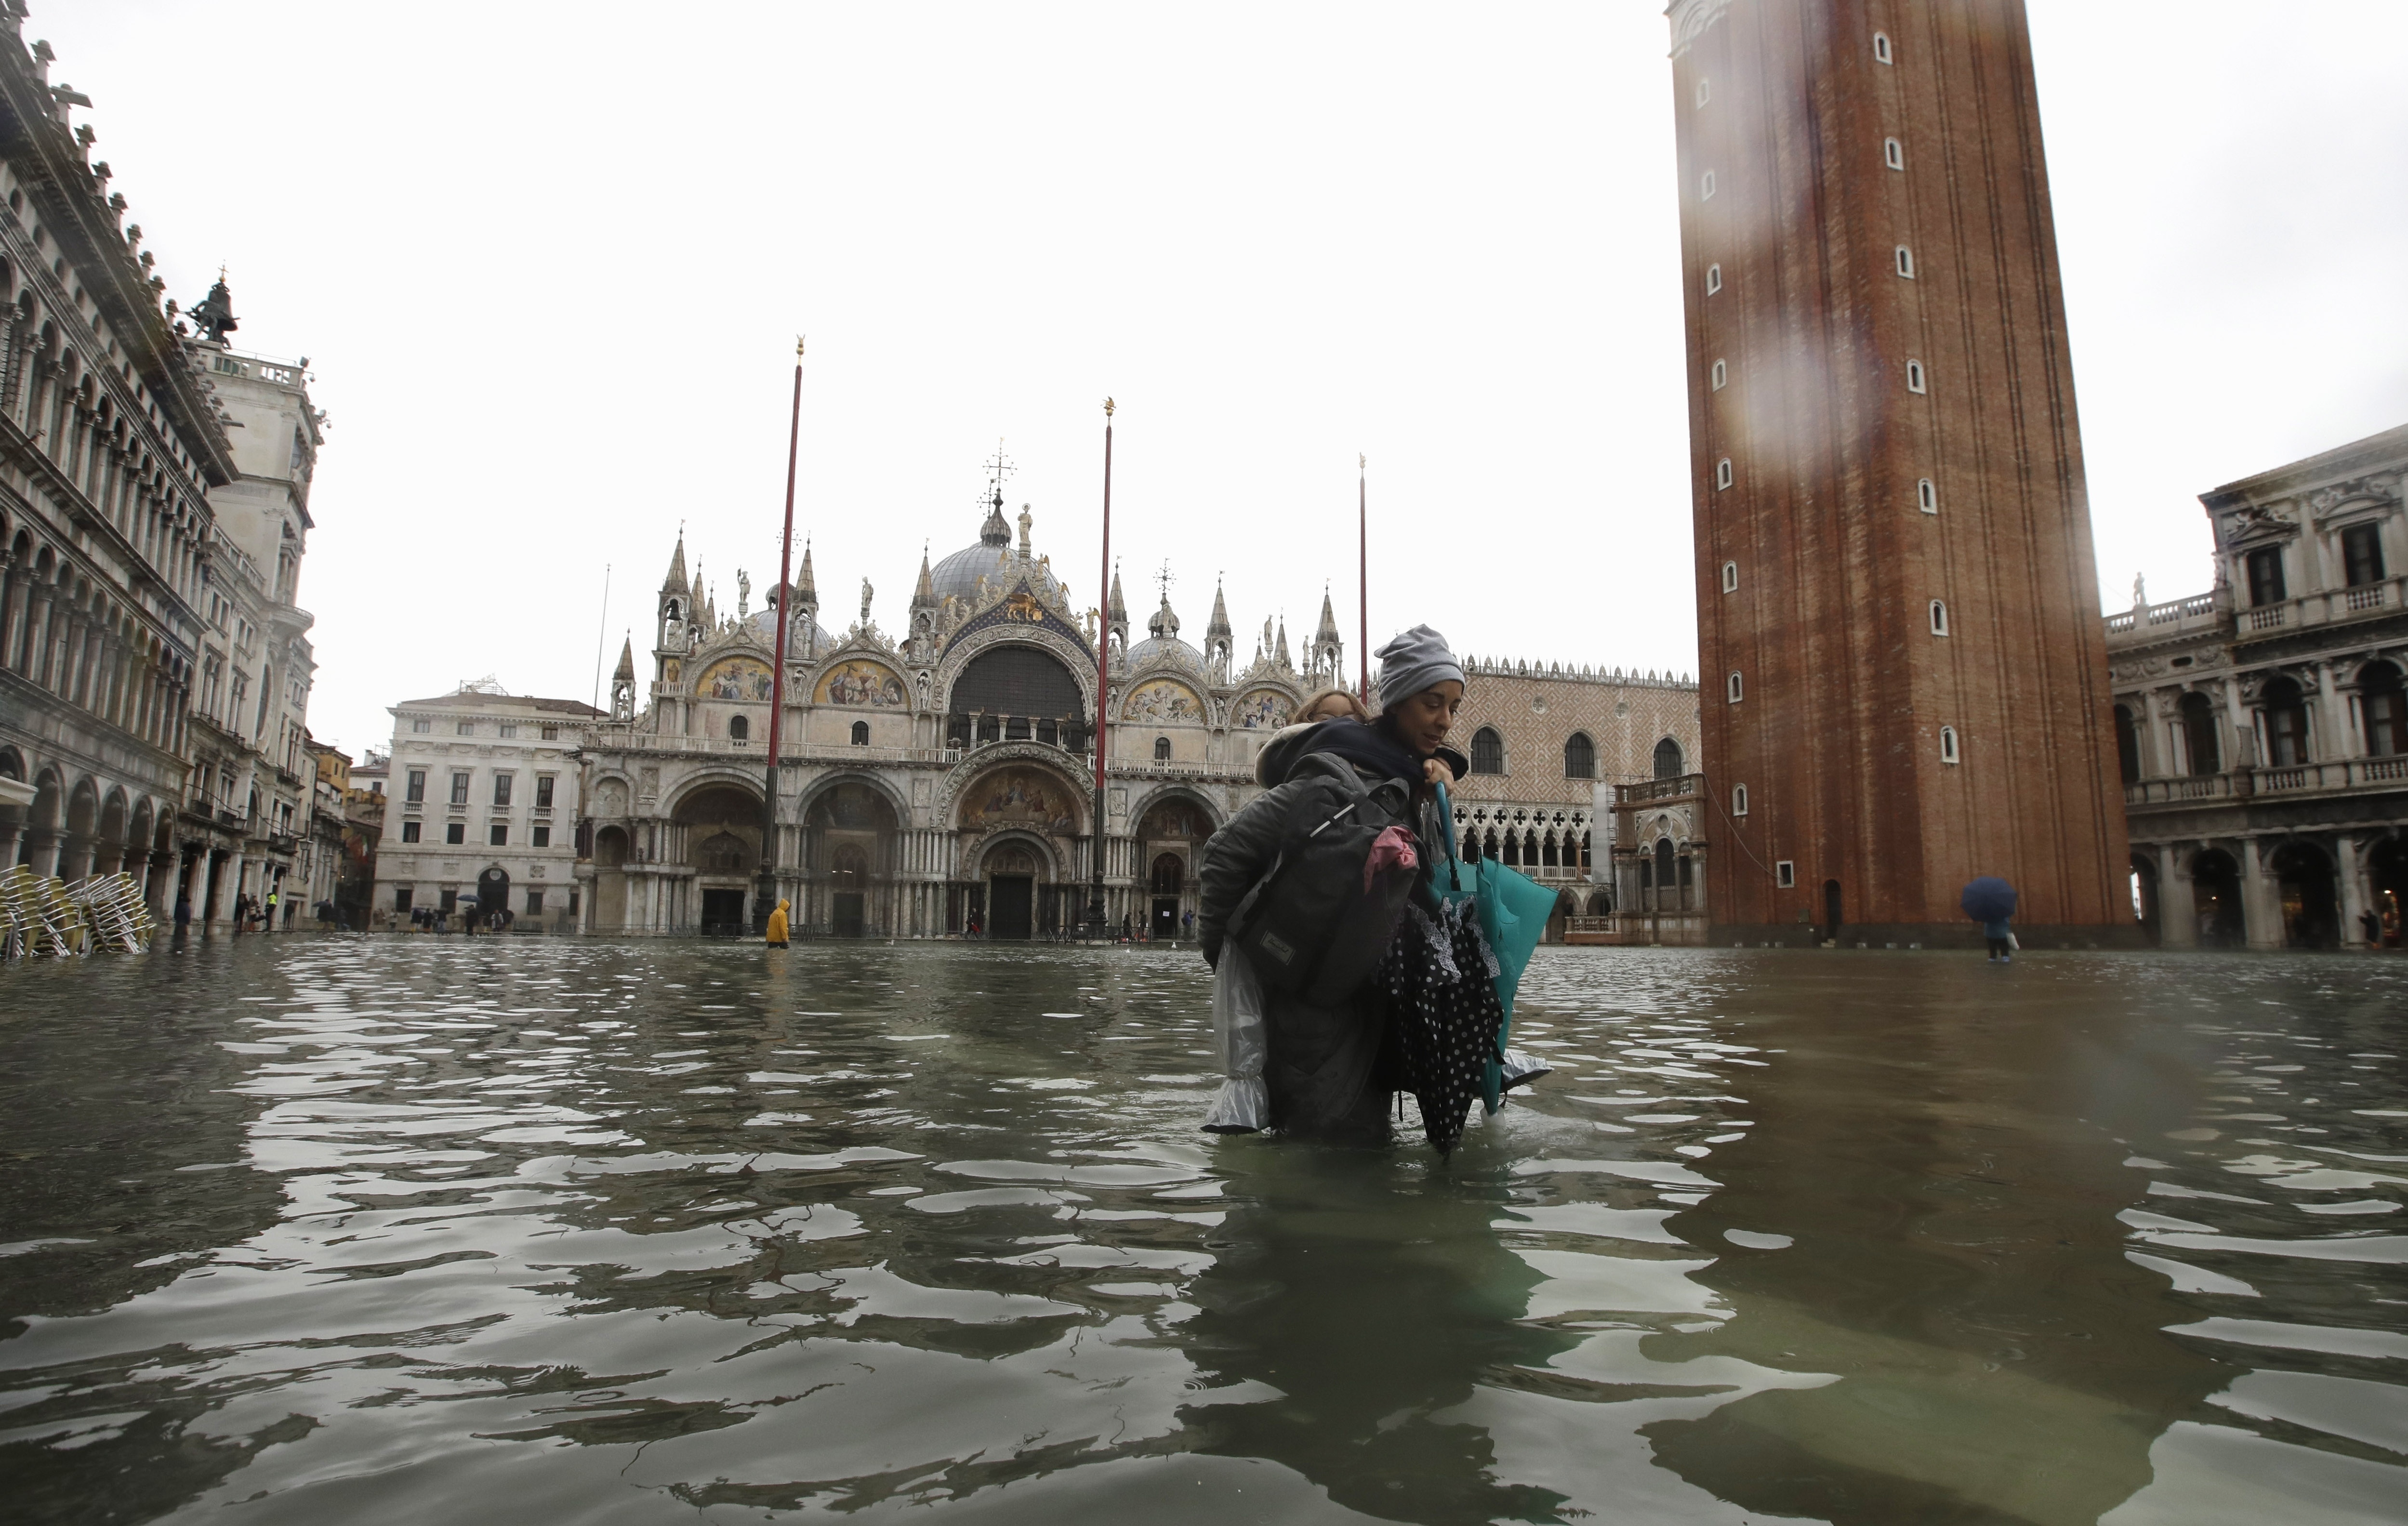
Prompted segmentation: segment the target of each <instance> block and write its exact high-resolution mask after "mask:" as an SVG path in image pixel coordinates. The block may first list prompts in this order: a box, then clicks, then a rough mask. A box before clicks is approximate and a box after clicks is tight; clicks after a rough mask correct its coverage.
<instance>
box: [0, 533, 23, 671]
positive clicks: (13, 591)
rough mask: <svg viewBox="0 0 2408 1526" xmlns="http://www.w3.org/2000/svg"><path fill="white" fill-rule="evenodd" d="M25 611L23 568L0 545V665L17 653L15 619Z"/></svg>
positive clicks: (3, 664) (6, 664)
mask: <svg viewBox="0 0 2408 1526" xmlns="http://www.w3.org/2000/svg"><path fill="white" fill-rule="evenodd" d="M24 612H25V569H24V568H22V567H21V566H19V565H17V558H16V556H15V554H14V553H13V552H11V551H10V550H9V549H7V547H5V546H0V667H8V666H10V665H11V663H10V662H9V659H10V658H12V657H14V656H16V655H17V643H16V641H15V639H14V637H15V636H16V634H17V620H18V619H19V617H21V616H22V615H23V614H24Z"/></svg>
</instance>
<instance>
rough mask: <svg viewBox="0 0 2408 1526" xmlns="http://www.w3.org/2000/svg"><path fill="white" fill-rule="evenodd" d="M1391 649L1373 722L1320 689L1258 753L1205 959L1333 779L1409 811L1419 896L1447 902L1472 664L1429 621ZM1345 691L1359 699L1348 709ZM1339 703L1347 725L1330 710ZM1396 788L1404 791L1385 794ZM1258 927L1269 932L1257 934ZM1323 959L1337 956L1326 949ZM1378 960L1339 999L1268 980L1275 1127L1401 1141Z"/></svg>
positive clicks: (1210, 876)
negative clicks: (1449, 833)
mask: <svg viewBox="0 0 2408 1526" xmlns="http://www.w3.org/2000/svg"><path fill="white" fill-rule="evenodd" d="M1378 656H1379V658H1380V685H1379V690H1380V713H1379V714H1378V716H1377V717H1375V718H1373V719H1372V720H1369V722H1368V723H1367V722H1366V721H1364V720H1361V719H1359V718H1358V714H1359V710H1360V706H1359V705H1355V704H1353V703H1351V701H1352V696H1348V695H1345V694H1344V693H1343V692H1342V691H1336V692H1324V693H1321V694H1316V695H1314V696H1313V698H1312V701H1311V702H1309V703H1308V705H1307V706H1306V710H1305V712H1304V714H1305V716H1306V717H1307V718H1308V719H1306V720H1300V721H1299V723H1297V724H1296V725H1292V726H1288V727H1285V728H1283V729H1282V730H1281V731H1280V732H1278V733H1277V734H1274V735H1273V736H1272V737H1271V739H1270V741H1269V743H1268V744H1267V745H1266V746H1265V747H1264V749H1263V751H1262V755H1261V756H1260V757H1259V758H1257V759H1256V760H1255V765H1254V774H1255V777H1256V779H1257V780H1258V781H1260V782H1261V783H1262V784H1263V785H1265V786H1266V792H1265V793H1263V794H1261V795H1258V796H1256V797H1255V799H1254V801H1253V802H1251V803H1250V804H1248V805H1247V806H1246V808H1245V809H1243V810H1241V811H1240V812H1239V813H1238V815H1237V816H1236V817H1235V818H1234V819H1233V820H1231V821H1230V822H1229V824H1228V825H1227V826H1226V827H1224V828H1223V829H1222V830H1221V831H1219V832H1217V833H1215V834H1213V835H1212V837H1211V842H1210V843H1209V845H1208V846H1207V848H1206V849H1205V855H1204V863H1203V865H1202V868H1201V871H1200V875H1199V883H1200V889H1201V896H1200V899H1201V903H1202V904H1201V905H1200V906H1198V907H1197V919H1196V930H1197V936H1198V938H1199V939H1200V941H1201V943H1202V946H1203V952H1204V957H1205V958H1206V959H1207V960H1208V961H1210V962H1211V963H1214V964H1216V965H1217V964H1218V963H1219V962H1220V960H1221V957H1222V951H1223V945H1224V943H1225V941H1226V940H1227V939H1228V938H1229V937H1230V935H1231V932H1232V929H1231V927H1230V920H1231V917H1232V915H1233V914H1234V913H1235V912H1237V911H1238V909H1239V907H1240V903H1242V902H1244V901H1245V900H1246V898H1247V897H1248V895H1249V894H1250V893H1251V892H1253V891H1254V888H1255V887H1256V886H1257V885H1258V884H1260V883H1261V882H1262V880H1263V879H1264V877H1266V876H1268V875H1269V873H1270V872H1271V869H1272V866H1273V864H1274V863H1278V862H1279V861H1280V860H1281V857H1282V855H1283V852H1293V851H1295V850H1297V848H1298V847H1299V844H1298V843H1297V842H1292V841H1290V840H1289V836H1290V834H1291V832H1292V831H1293V830H1294V823H1292V822H1291V821H1290V820H1289V818H1290V816H1291V814H1292V811H1291V808H1290V807H1291V805H1292V804H1293V803H1295V802H1297V801H1299V800H1301V799H1303V798H1305V794H1306V792H1308V791H1312V790H1326V789H1328V788H1329V781H1331V780H1333V779H1334V780H1336V781H1338V782H1339V783H1340V784H1341V785H1343V786H1346V787H1348V788H1351V789H1352V790H1354V791H1355V792H1357V793H1358V794H1360V795H1361V796H1362V799H1363V813H1364V814H1365V815H1369V814H1370V813H1373V812H1375V811H1384V810H1385V809H1386V806H1384V805H1383V804H1381V802H1383V801H1389V800H1393V801H1396V802H1398V804H1399V805H1400V806H1401V807H1402V812H1403V814H1402V817H1401V819H1400V820H1398V825H1400V826H1402V827H1403V828H1405V829H1406V830H1407V831H1408V832H1410V833H1411V834H1412V839H1413V843H1414V847H1415V850H1416V852H1415V856H1416V859H1417V862H1418V863H1419V864H1420V865H1421V866H1423V867H1422V868H1420V869H1417V870H1416V871H1415V876H1414V887H1413V890H1412V894H1413V896H1414V897H1415V898H1416V899H1424V900H1426V901H1427V902H1428V905H1429V908H1430V909H1432V910H1435V909H1436V899H1435V894H1434V892H1433V891H1431V890H1430V889H1429V886H1428V884H1427V881H1426V869H1427V866H1428V865H1431V864H1434V863H1437V862H1438V861H1439V860H1440V859H1441V857H1442V855H1443V853H1444V848H1443V842H1444V839H1443V836H1442V835H1441V831H1440V826H1439V821H1438V814H1437V812H1438V801H1437V789H1436V786H1437V785H1438V784H1440V783H1441V782H1444V781H1448V780H1451V779H1453V778H1455V777H1459V776H1460V775H1462V774H1464V773H1467V772H1469V763H1468V761H1467V760H1465V759H1464V758H1463V756H1462V754H1460V753H1458V752H1455V751H1454V750H1453V749H1450V748H1448V747H1446V745H1445V743H1446V735H1447V733H1448V731H1449V730H1451V729H1452V728H1453V727H1454V724H1455V712H1456V710H1457V708H1458V707H1459V706H1461V705H1462V703H1463V685H1464V677H1463V666H1462V664H1461V663H1458V662H1456V661H1455V654H1454V653H1453V652H1452V651H1450V650H1448V649H1447V645H1446V639H1445V637H1443V636H1441V635H1439V634H1438V633H1437V632H1436V631H1434V630H1432V629H1430V628H1429V627H1428V626H1426V625H1417V626H1415V627H1414V628H1413V629H1412V630H1410V631H1407V632H1406V633H1404V634H1403V635H1399V636H1397V637H1396V638H1395V639H1393V640H1391V641H1390V642H1389V643H1388V644H1387V645H1386V646H1384V647H1382V648H1381V649H1380V650H1379V652H1378ZM1341 699H1342V700H1345V701H1348V702H1349V703H1346V704H1342V705H1341V704H1340V700H1341ZM1331 711H1334V712H1336V718H1335V719H1322V718H1320V717H1322V716H1323V714H1324V713H1325V712H1331ZM1388 786H1400V787H1401V788H1386V789H1383V787H1388ZM1272 931H1274V932H1276V931H1277V930H1276V929H1273V930H1272ZM1391 931H1393V929H1391ZM1245 935H1246V936H1248V937H1249V938H1251V937H1254V935H1255V934H1254V931H1253V930H1252V929H1248V930H1247V931H1246V934H1245ZM1383 948H1384V935H1383ZM1318 957H1320V958H1322V959H1325V960H1326V959H1327V958H1328V957H1330V956H1329V954H1328V953H1327V952H1318ZM1377 963H1378V958H1377V951H1374V952H1373V954H1372V957H1371V958H1370V959H1369V961H1368V962H1365V963H1364V967H1365V969H1366V972H1367V977H1366V978H1365V979H1364V980H1363V982H1362V983H1361V984H1360V986H1359V987H1358V988H1356V989H1355V991H1352V992H1351V993H1349V994H1346V995H1344V996H1343V997H1341V998H1340V999H1338V1000H1336V1001H1334V1002H1330V1003H1326V1004H1317V1003H1315V1002H1312V1001H1308V1000H1307V999H1306V998H1305V997H1303V996H1302V995H1299V994H1297V993H1295V992H1292V991H1280V990H1274V989H1273V988H1272V986H1271V984H1270V983H1269V982H1266V984H1265V987H1264V991H1263V1003H1264V1009H1263V1016H1264V1026H1265V1029H1266V1031H1267V1036H1268V1040H1269V1058H1268V1062H1267V1063H1266V1064H1265V1066H1264V1069H1263V1080H1264V1083H1265V1086H1266V1088H1267V1090H1268V1091H1269V1101H1270V1115H1271V1125H1272V1126H1273V1127H1274V1128H1277V1129H1279V1130H1281V1131H1283V1132H1284V1133H1288V1134H1299V1135H1313V1136H1322V1137H1331V1138H1340V1139H1356V1140H1383V1139H1385V1138H1386V1137H1387V1133H1388V1110H1389V1104H1390V1102H1391V1098H1392V1093H1393V1091H1394V1090H1395V1087H1396V1084H1397V1076H1396V1073H1395V1067H1394V1063H1393V1060H1392V1059H1391V1058H1390V1057H1389V1056H1388V1055H1387V1054H1386V1053H1385V1052H1384V1051H1385V1048H1386V1043H1385V1040H1386V1013H1385V1004H1384V1000H1383V996H1382V995H1381V992H1380V989H1379V983H1378V982H1377V981H1376V980H1373V979H1370V978H1369V970H1370V969H1371V968H1373V967H1376V964H1377Z"/></svg>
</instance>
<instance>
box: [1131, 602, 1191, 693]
mask: <svg viewBox="0 0 2408 1526" xmlns="http://www.w3.org/2000/svg"><path fill="white" fill-rule="evenodd" d="M1145 628H1146V630H1147V632H1148V633H1149V634H1148V635H1147V636H1146V638H1145V639H1144V640H1142V641H1140V642H1139V643H1138V644H1137V645H1135V646H1133V647H1131V648H1129V649H1128V670H1129V671H1130V672H1131V673H1135V672H1137V671H1139V670H1140V669H1141V668H1147V667H1175V668H1178V669H1180V670H1182V671H1183V672H1186V673H1191V674H1197V675H1200V674H1202V673H1203V672H1204V654H1203V653H1202V652H1200V651H1197V649H1195V648H1193V647H1191V646H1189V645H1188V644H1187V643H1186V642H1184V641H1182V640H1180V639H1179V617H1178V616H1177V615H1174V614H1172V613H1171V612H1170V600H1169V599H1168V598H1167V597H1166V598H1165V599H1164V600H1163V601H1162V607H1161V608H1160V609H1157V610H1155V611H1154V618H1153V619H1152V620H1147V621H1146V622H1145Z"/></svg>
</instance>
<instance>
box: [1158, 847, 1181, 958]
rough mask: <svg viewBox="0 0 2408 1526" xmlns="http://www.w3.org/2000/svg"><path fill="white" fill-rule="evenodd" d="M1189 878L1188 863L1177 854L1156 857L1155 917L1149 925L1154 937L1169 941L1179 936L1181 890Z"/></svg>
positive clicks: (1160, 854) (1162, 854)
mask: <svg viewBox="0 0 2408 1526" xmlns="http://www.w3.org/2000/svg"><path fill="white" fill-rule="evenodd" d="M1186 877H1187V861H1186V860H1184V859H1183V858H1181V857H1180V856H1179V855H1178V854H1176V853H1157V854H1155V855H1154V873H1153V876H1152V879H1153V888H1154V915H1153V917H1152V919H1151V920H1150V923H1149V925H1150V926H1151V927H1152V928H1153V936H1154V938H1156V939H1157V940H1163V941H1168V939H1171V938H1175V937H1177V936H1179V889H1180V884H1181V882H1182V881H1183V880H1184V879H1185V878H1186Z"/></svg>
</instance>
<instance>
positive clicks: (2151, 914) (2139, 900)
mask: <svg viewBox="0 0 2408 1526" xmlns="http://www.w3.org/2000/svg"><path fill="white" fill-rule="evenodd" d="M2131 890H2132V920H2135V921H2137V922H2139V923H2140V924H2141V928H2142V931H2143V932H2144V933H2146V934H2148V935H2149V941H2150V942H2151V943H2163V942H2165V941H2166V929H2165V919H2164V913H2163V908H2162V907H2161V906H2160V905H2159V901H2158V896H2157V864H2156V863H2155V862H2154V861H2153V860H2152V859H2151V858H2150V856H2149V855H2147V854H2145V853H2135V854H2133V855H2132V878H2131Z"/></svg>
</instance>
